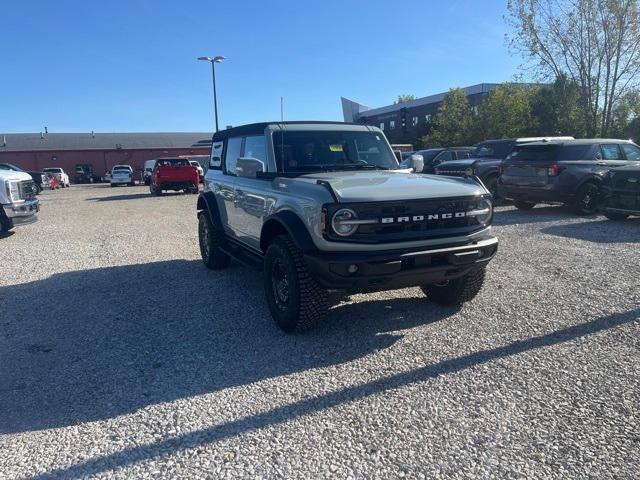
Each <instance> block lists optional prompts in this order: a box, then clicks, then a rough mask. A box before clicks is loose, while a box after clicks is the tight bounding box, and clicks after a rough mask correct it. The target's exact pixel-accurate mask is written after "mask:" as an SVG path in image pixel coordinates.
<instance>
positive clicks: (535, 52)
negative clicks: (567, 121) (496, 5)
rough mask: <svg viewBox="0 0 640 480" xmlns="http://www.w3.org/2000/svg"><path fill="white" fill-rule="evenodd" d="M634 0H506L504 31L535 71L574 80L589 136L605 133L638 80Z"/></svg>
mask: <svg viewBox="0 0 640 480" xmlns="http://www.w3.org/2000/svg"><path fill="white" fill-rule="evenodd" d="M638 4H639V2H638V0H508V2H507V9H508V11H509V16H508V17H507V20H508V21H509V22H510V23H511V25H512V27H513V33H512V34H510V35H509V36H508V39H509V43H510V45H511V47H512V49H513V50H515V51H517V52H519V53H521V54H522V55H523V57H524V58H525V59H526V61H527V62H528V63H529V65H530V66H532V67H533V70H534V72H535V73H536V75H537V76H538V77H540V78H542V79H544V80H552V79H555V78H559V77H560V76H562V75H565V76H566V77H567V78H568V79H570V80H571V81H572V82H574V83H575V84H576V85H578V88H579V91H580V103H579V106H580V110H581V112H582V114H583V118H584V125H585V129H586V133H587V135H588V136H590V137H593V136H597V135H602V136H607V135H609V133H610V130H611V128H612V127H613V123H614V112H615V109H616V106H617V104H618V102H619V101H621V99H622V98H623V96H624V95H625V93H626V92H628V91H629V90H632V89H633V88H634V87H636V86H638V85H639V83H640V7H639V5H638Z"/></svg>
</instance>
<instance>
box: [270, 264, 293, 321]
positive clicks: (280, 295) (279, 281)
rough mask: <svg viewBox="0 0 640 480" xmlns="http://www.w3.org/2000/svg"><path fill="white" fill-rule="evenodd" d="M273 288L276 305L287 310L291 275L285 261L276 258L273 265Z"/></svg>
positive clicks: (282, 309)
mask: <svg viewBox="0 0 640 480" xmlns="http://www.w3.org/2000/svg"><path fill="white" fill-rule="evenodd" d="M271 290H272V291H273V299H274V301H275V304H276V307H277V308H278V310H280V311H285V310H286V309H287V308H288V307H289V301H290V298H291V297H290V293H289V275H288V273H287V269H286V268H285V266H284V263H283V262H282V260H280V259H276V260H275V261H274V262H273V264H272V266H271Z"/></svg>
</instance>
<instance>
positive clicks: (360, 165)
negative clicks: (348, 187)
mask: <svg viewBox="0 0 640 480" xmlns="http://www.w3.org/2000/svg"><path fill="white" fill-rule="evenodd" d="M336 167H339V168H342V167H346V168H353V169H356V170H389V167H383V166H382V165H374V164H372V163H345V164H343V165H336Z"/></svg>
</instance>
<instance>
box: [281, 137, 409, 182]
mask: <svg viewBox="0 0 640 480" xmlns="http://www.w3.org/2000/svg"><path fill="white" fill-rule="evenodd" d="M273 147H274V151H275V152H274V153H275V158H276V161H277V163H278V170H281V171H284V172H313V171H326V170H359V169H362V170H366V169H371V170H389V169H395V168H398V162H397V161H396V158H395V156H394V155H393V152H392V151H391V148H389V144H388V143H387V142H386V140H385V138H384V137H383V136H382V135H381V134H379V133H376V132H354V131H290V132H274V133H273Z"/></svg>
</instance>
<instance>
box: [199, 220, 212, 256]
mask: <svg viewBox="0 0 640 480" xmlns="http://www.w3.org/2000/svg"><path fill="white" fill-rule="evenodd" d="M209 245H210V244H209V226H208V225H207V221H206V220H203V221H201V222H200V250H201V251H202V256H203V257H204V258H205V260H208V259H209V253H210V246H209Z"/></svg>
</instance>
